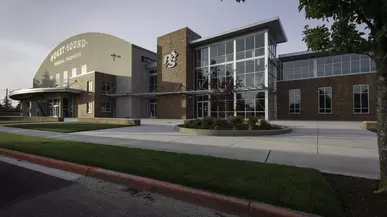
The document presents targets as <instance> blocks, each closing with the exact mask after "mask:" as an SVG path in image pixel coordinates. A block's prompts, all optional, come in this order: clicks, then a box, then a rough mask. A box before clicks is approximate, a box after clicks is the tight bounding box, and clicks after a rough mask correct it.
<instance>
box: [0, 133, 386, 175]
mask: <svg viewBox="0 0 387 217" xmlns="http://www.w3.org/2000/svg"><path fill="white" fill-rule="evenodd" d="M0 132H7V133H14V134H22V135H29V136H40V137H45V138H56V139H63V140H69V141H79V142H89V143H95V144H107V145H116V146H123V147H132V148H143V149H152V150H161V151H169V152H177V153H188V154H197V155H209V156H214V157H222V158H230V159H238V160H247V161H257V162H267V163H276V164H285V165H293V166H299V167H310V168H316V169H319V170H320V171H322V172H328V173H335V174H343V175H350V176H358V177H365V178H372V179H377V178H379V161H378V158H377V157H375V156H369V157H355V156H341V155H330V154H325V153H316V152H313V153H301V152H292V151H281V150H274V149H252V148H246V147H243V148H241V147H234V146H231V147H230V146H228V147H227V146H226V147H225V146H216V145H203V144H201V145H198V144H188V143H178V142H170V141H168V142H160V141H150V140H138V139H129V138H112V137H103V136H89V135H81V134H65V133H56V132H45V131H38V130H27V129H17V128H11V127H5V126H0ZM276 139H277V137H273V141H272V143H273V144H274V143H275V142H279V141H278V140H277V141H276ZM283 139H284V138H283ZM287 139H289V138H287ZM273 146H274V145H273Z"/></svg>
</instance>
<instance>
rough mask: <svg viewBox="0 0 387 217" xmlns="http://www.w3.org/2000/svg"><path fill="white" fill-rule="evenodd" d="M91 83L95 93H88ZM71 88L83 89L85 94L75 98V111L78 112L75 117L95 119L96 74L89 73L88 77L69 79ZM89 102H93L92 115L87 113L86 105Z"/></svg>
mask: <svg viewBox="0 0 387 217" xmlns="http://www.w3.org/2000/svg"><path fill="white" fill-rule="evenodd" d="M88 81H91V82H92V84H93V92H91V93H88V92H87V82H88ZM69 84H70V85H69V87H70V88H74V89H81V90H84V91H85V92H82V93H81V94H79V95H77V96H76V97H75V106H74V110H75V112H76V114H75V117H79V118H84V117H87V118H93V117H95V103H94V99H95V73H89V74H86V75H82V76H78V77H74V78H70V79H69ZM87 102H92V113H87V111H86V104H87Z"/></svg>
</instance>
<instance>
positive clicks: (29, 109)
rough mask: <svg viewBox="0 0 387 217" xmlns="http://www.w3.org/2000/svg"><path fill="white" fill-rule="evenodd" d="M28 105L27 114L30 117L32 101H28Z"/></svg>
mask: <svg viewBox="0 0 387 217" xmlns="http://www.w3.org/2000/svg"><path fill="white" fill-rule="evenodd" d="M29 103H30V105H29V108H28V116H30V117H32V114H31V109H32V101H29Z"/></svg>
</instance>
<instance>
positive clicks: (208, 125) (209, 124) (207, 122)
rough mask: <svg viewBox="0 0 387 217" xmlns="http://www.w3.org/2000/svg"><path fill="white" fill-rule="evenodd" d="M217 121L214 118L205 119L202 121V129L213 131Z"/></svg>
mask: <svg viewBox="0 0 387 217" xmlns="http://www.w3.org/2000/svg"><path fill="white" fill-rule="evenodd" d="M215 123H216V120H215V118H213V117H204V118H203V119H202V128H204V129H213V128H214V127H215Z"/></svg>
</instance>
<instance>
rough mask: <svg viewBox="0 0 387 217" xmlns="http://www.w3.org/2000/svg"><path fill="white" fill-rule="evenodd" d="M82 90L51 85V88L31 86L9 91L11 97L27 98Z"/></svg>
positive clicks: (15, 98) (74, 92)
mask: <svg viewBox="0 0 387 217" xmlns="http://www.w3.org/2000/svg"><path fill="white" fill-rule="evenodd" d="M81 92H82V90H80V89H74V88H67V87H52V88H51V87H49V88H30V89H18V90H13V91H10V92H9V97H10V98H11V99H13V100H26V99H33V98H35V97H44V95H46V94H52V93H62V94H80V93H81Z"/></svg>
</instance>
